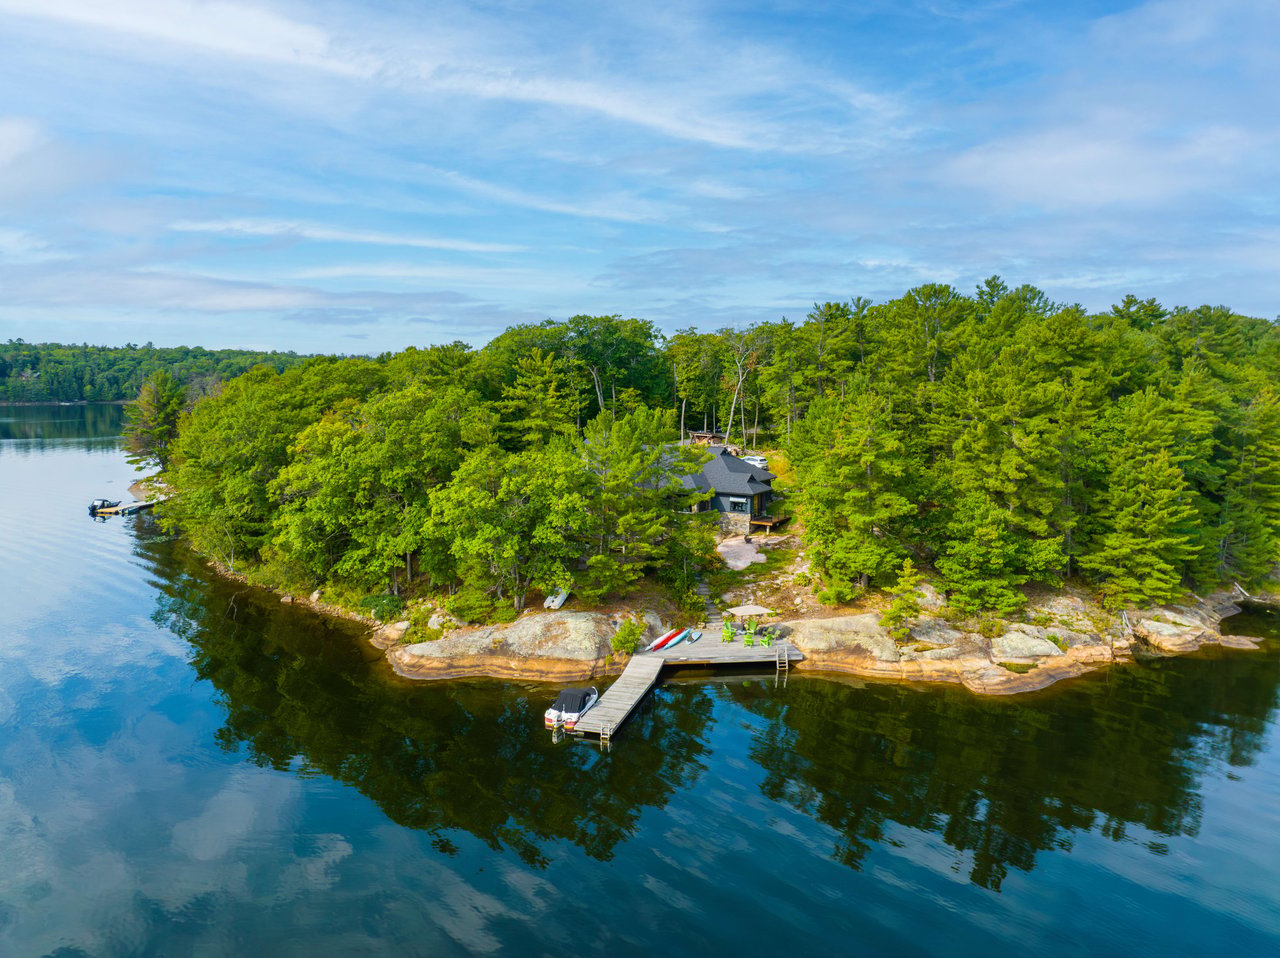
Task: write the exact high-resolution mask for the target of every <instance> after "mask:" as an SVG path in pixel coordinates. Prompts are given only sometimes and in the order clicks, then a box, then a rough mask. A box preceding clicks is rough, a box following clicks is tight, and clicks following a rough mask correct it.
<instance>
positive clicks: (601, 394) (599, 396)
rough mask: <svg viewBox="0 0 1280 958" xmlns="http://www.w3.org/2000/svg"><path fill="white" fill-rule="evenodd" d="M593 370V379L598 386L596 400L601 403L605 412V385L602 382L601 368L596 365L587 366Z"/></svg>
mask: <svg viewBox="0 0 1280 958" xmlns="http://www.w3.org/2000/svg"><path fill="white" fill-rule="evenodd" d="M587 368H588V369H589V370H590V372H591V381H592V382H593V383H595V387H596V401H597V402H598V403H600V411H601V412H604V387H603V386H602V385H601V384H600V370H599V369H597V368H596V367H595V366H589V367H587Z"/></svg>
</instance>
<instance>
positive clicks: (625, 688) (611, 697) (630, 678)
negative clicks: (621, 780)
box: [573, 632, 804, 741]
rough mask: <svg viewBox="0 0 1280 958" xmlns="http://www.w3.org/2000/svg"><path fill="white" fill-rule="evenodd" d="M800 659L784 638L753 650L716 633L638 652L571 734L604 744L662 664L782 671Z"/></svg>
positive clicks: (652, 682) (646, 690)
mask: <svg viewBox="0 0 1280 958" xmlns="http://www.w3.org/2000/svg"><path fill="white" fill-rule="evenodd" d="M802 658H804V656H803V655H801V654H800V650H799V649H797V648H796V647H795V646H793V645H791V644H790V643H788V642H787V641H786V640H785V639H776V640H774V643H773V645H772V646H767V645H756V646H754V647H753V646H748V645H744V644H743V641H742V637H741V636H739V637H737V638H735V639H734V640H733V641H732V642H724V641H722V640H721V637H720V634H719V633H718V632H717V633H716V634H715V635H711V634H704V635H703V636H702V638H701V639H699V640H698V641H697V642H695V643H693V644H692V645H690V644H689V643H687V642H681V643H680V644H679V645H677V646H676V647H675V648H674V649H664V650H662V651H658V652H640V653H637V654H636V655H634V656H632V658H631V661H630V662H628V663H627V667H626V668H625V669H623V670H622V675H620V676H618V680H617V681H616V682H614V683H613V685H611V686H609V688H608V689H607V690H606V691H605V693H604V695H602V696H601V697H600V701H599V702H597V703H596V706H595V708H593V709H591V710H590V711H589V712H587V714H586V715H584V716H582V718H580V719H579V720H578V724H577V727H576V728H574V730H573V734H575V735H595V736H598V737H599V738H600V739H601V740H602V741H608V740H609V739H610V738H612V736H613V733H614V732H616V731H617V730H618V728H619V727H620V726H621V725H622V723H623V722H625V721H626V720H627V717H628V716H630V715H631V713H632V712H634V711H635V709H636V706H638V705H639V704H640V703H641V701H643V700H644V697H645V696H646V695H648V694H649V690H650V689H651V688H653V687H654V686H655V685H656V684H657V682H658V678H659V676H660V675H661V674H662V669H663V667H664V666H666V665H673V666H677V667H693V666H705V667H710V668H714V667H717V666H726V665H759V666H762V667H767V666H773V667H775V668H782V669H785V668H789V667H790V664H791V663H792V662H796V661H798V660H800V659H802Z"/></svg>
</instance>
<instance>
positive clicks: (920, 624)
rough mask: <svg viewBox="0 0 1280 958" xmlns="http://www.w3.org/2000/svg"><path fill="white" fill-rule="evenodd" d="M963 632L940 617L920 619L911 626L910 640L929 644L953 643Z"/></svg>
mask: <svg viewBox="0 0 1280 958" xmlns="http://www.w3.org/2000/svg"><path fill="white" fill-rule="evenodd" d="M963 634H964V633H962V632H958V631H957V630H955V629H953V628H951V626H950V625H948V624H947V623H946V622H945V621H943V620H942V619H920V620H918V621H917V622H916V623H915V624H914V625H913V626H911V639H912V641H914V642H928V643H929V644H930V645H955V644H956V641H957V640H958V639H959V638H960V636H961V635H963Z"/></svg>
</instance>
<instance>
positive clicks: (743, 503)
mask: <svg viewBox="0 0 1280 958" xmlns="http://www.w3.org/2000/svg"><path fill="white" fill-rule="evenodd" d="M729 511H730V512H747V511H748V509H747V500H746V499H730V500H729Z"/></svg>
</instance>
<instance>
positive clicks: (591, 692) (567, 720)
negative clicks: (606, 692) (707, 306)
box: [542, 686, 600, 732]
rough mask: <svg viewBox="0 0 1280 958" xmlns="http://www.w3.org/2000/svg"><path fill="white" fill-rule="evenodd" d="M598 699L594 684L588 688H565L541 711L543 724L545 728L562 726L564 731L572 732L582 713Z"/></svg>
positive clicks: (598, 694)
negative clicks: (548, 706)
mask: <svg viewBox="0 0 1280 958" xmlns="http://www.w3.org/2000/svg"><path fill="white" fill-rule="evenodd" d="M599 700H600V693H599V692H597V691H596V690H595V688H594V686H593V687H592V688H589V689H565V690H564V691H563V692H561V693H560V694H559V695H558V696H556V700H555V701H554V702H553V703H552V704H551V708H549V709H547V711H546V712H544V713H543V716H542V719H543V724H544V725H545V726H546V727H547V728H557V727H559V726H564V730H565V731H566V732H572V731H573V727H574V726H575V725H577V724H578V719H580V718H582V716H583V713H585V712H586V711H587V710H588V709H590V708H591V706H593V705H595V704H596V702H598V701H599Z"/></svg>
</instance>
